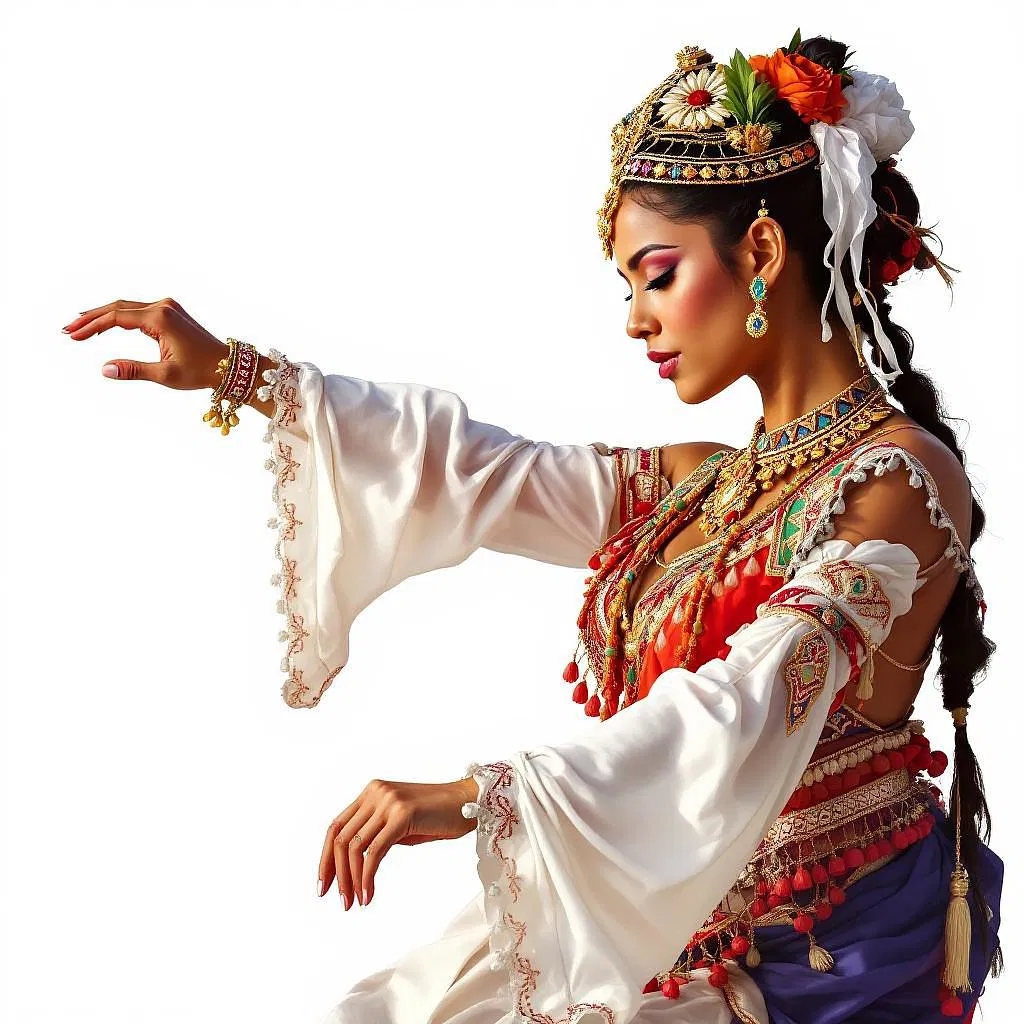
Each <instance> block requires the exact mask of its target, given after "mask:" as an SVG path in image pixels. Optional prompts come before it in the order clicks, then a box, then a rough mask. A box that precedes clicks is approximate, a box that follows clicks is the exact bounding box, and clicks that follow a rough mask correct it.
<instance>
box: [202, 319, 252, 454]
mask: <svg viewBox="0 0 1024 1024" xmlns="http://www.w3.org/2000/svg"><path fill="white" fill-rule="evenodd" d="M258 368H259V353H258V352H257V351H256V347H255V346H254V345H250V344H249V343H248V342H247V341H239V340H238V339H237V338H228V354H227V356H226V357H225V358H224V359H222V360H221V361H220V362H219V363H218V364H217V373H218V374H220V375H221V382H220V384H219V385H218V386H217V387H216V388H215V389H214V392H213V395H212V396H211V397H210V409H209V411H208V412H207V413H206V414H205V415H204V416H203V422H205V423H209V424H210V426H211V427H220V432H221V434H225V435H226V434H228V433H229V432H230V430H231V428H232V427H237V426H238V416H237V415H236V413H235V410H236V409H237V408H238V407H239V406H240V405H244V404H245V403H246V402H248V401H249V399H250V398H252V394H253V391H255V390H256V380H257V377H256V371H257V369H258ZM225 399H226V400H227V401H228V407H227V409H226V410H225V409H223V408H222V407H221V402H223V401H225Z"/></svg>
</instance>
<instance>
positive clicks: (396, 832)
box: [360, 820, 403, 907]
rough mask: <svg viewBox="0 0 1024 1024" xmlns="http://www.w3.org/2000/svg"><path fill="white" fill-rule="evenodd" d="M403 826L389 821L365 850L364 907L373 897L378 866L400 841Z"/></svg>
mask: <svg viewBox="0 0 1024 1024" xmlns="http://www.w3.org/2000/svg"><path fill="white" fill-rule="evenodd" d="M402 827H403V826H402V825H401V824H400V823H399V822H397V821H394V820H392V821H390V822H388V823H387V824H386V825H385V826H384V827H383V828H382V829H381V830H380V831H379V832H378V833H377V835H376V836H374V838H373V843H372V845H371V846H369V847H367V848H366V850H364V851H363V852H364V856H363V876H362V882H363V892H364V893H365V894H366V896H365V898H364V899H363V906H364V907H365V906H366V904H367V903H369V902H370V900H372V899H373V883H374V879H375V878H376V876H377V867H378V865H379V864H380V862H381V860H382V859H383V858H384V854H386V853H387V852H388V850H390V849H391V847H392V846H394V845H395V843H396V842H397V841H398V838H399V836H400V835H401V832H402ZM360 835H362V833H360Z"/></svg>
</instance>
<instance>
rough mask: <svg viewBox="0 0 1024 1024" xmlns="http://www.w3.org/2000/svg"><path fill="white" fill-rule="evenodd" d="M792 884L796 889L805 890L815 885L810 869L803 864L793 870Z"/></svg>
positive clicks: (797, 890)
mask: <svg viewBox="0 0 1024 1024" xmlns="http://www.w3.org/2000/svg"><path fill="white" fill-rule="evenodd" d="M791 884H792V886H793V889H794V891H796V892H803V891H804V890H805V889H810V888H811V886H812V885H814V880H813V879H812V878H811V873H810V871H808V870H807V868H805V867H803V866H802V865H801V866H800V867H798V868H797V869H796V871H794V872H793V878H792V883H791Z"/></svg>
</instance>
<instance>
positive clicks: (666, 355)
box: [647, 349, 679, 363]
mask: <svg viewBox="0 0 1024 1024" xmlns="http://www.w3.org/2000/svg"><path fill="white" fill-rule="evenodd" d="M677 355H679V353H678V352H659V351H658V350H657V349H652V350H651V351H650V352H648V353H647V358H648V359H650V360H651V362H652V363H663V362H665V360H666V359H672V358H673V357H674V356H677Z"/></svg>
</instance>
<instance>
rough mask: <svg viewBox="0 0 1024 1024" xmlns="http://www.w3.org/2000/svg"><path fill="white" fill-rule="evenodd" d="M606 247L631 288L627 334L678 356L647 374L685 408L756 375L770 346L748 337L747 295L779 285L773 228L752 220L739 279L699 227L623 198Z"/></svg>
mask: <svg viewBox="0 0 1024 1024" xmlns="http://www.w3.org/2000/svg"><path fill="white" fill-rule="evenodd" d="M611 245H612V252H613V258H614V260H615V263H616V269H617V270H618V273H619V274H620V275H622V277H623V278H624V279H625V280H626V283H627V284H628V286H629V292H628V296H627V297H628V300H629V315H628V318H627V321H626V333H627V334H628V335H629V336H630V337H631V338H636V339H637V340H639V341H643V342H644V343H645V345H646V349H647V351H649V352H651V353H655V354H657V353H674V354H677V356H678V357H677V358H675V359H669V360H667V361H665V362H663V363H660V364H659V365H658V366H657V367H654V366H653V364H652V372H659V373H661V374H662V375H663V376H666V377H669V378H670V379H671V380H672V381H673V383H674V384H675V388H676V393H677V394H678V395H679V397H680V398H681V399H682V400H683V401H684V402H686V403H688V404H696V403H698V402H703V401H705V400H706V399H708V398H710V397H712V396H713V395H716V394H718V393H719V392H720V391H723V390H724V389H725V388H727V387H728V386H729V385H730V384H732V383H733V382H734V381H736V380H738V379H739V378H740V377H742V376H744V375H745V374H749V373H756V371H757V368H758V365H759V364H760V363H761V362H762V361H763V360H764V359H765V358H766V357H767V355H766V354H767V353H768V352H769V351H770V348H771V346H770V343H769V344H761V342H768V336H767V334H766V335H765V336H763V337H762V338H760V339H756V338H752V337H751V336H750V335H749V334H748V333H747V330H746V318H747V314H748V313H750V312H751V310H752V309H753V308H754V302H753V299H752V298H751V297H750V293H749V291H748V287H749V284H750V282H751V281H752V280H753V278H754V276H755V275H756V274H758V273H760V274H761V275H762V276H763V277H764V278H765V280H766V282H767V284H768V288H769V290H771V289H772V287H773V285H774V284H775V283H776V280H777V279H778V277H779V274H780V272H781V270H782V267H783V265H784V264H785V260H786V248H785V238H784V236H783V232H782V229H781V227H780V225H779V224H778V222H776V221H772V220H770V218H755V220H754V222H753V223H752V224H751V227H750V229H749V230H748V232H747V234H746V235H745V236H744V237H743V239H742V240H741V241H740V244H739V246H738V248H737V258H738V260H739V271H738V277H734V276H733V275H731V274H730V273H729V271H728V269H727V268H726V267H724V266H723V265H722V263H721V262H720V261H719V259H718V256H717V255H716V253H715V249H714V246H713V244H712V240H711V236H710V234H709V233H708V230H707V228H706V227H705V226H704V225H703V224H699V223H696V222H691V223H677V222H675V221H672V220H669V219H668V218H666V217H665V216H663V215H662V214H660V213H656V212H654V211H653V210H649V209H647V208H646V207H644V206H641V205H640V204H639V203H637V202H634V201H633V200H632V199H630V197H629V196H628V195H625V196H623V197H622V200H621V202H620V203H619V206H618V209H617V211H616V214H615V219H614V223H613V230H612V237H611ZM772 298H773V299H774V296H772ZM765 309H766V312H768V313H769V325H770V326H769V331H771V329H772V326H775V325H776V324H777V319H776V314H778V313H779V311H780V310H779V306H778V304H777V303H775V302H770V301H769V302H766V305H765ZM776 329H778V328H776Z"/></svg>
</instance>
